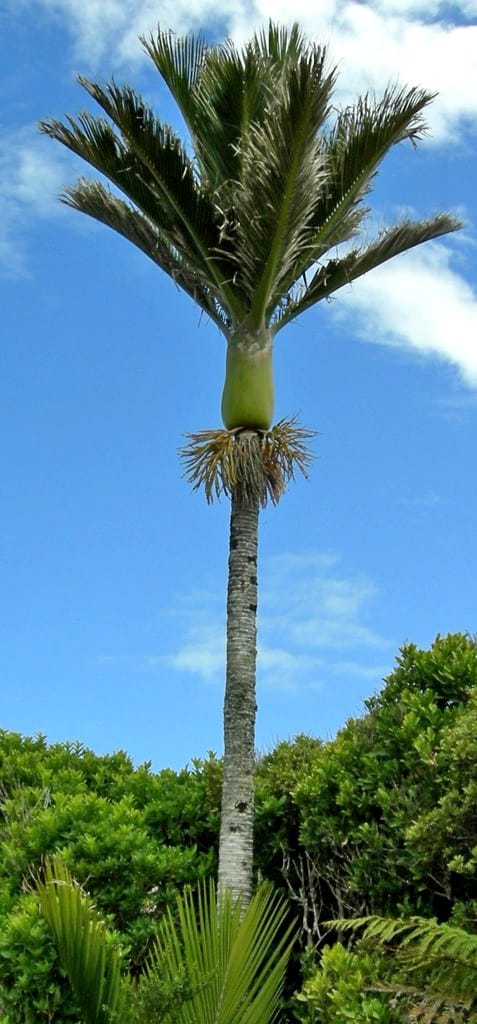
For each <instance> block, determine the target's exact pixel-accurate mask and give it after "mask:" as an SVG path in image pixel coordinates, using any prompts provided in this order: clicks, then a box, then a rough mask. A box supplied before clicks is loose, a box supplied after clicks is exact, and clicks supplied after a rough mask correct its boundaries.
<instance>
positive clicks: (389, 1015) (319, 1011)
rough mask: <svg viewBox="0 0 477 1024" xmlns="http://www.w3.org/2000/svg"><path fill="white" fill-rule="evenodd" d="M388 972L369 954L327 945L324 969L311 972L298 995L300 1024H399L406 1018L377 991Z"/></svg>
mask: <svg viewBox="0 0 477 1024" xmlns="http://www.w3.org/2000/svg"><path fill="white" fill-rule="evenodd" d="M384 975H385V971H384V970H383V964H382V962H380V960H379V959H378V957H376V956H372V955H371V954H370V953H369V952H365V951H358V952H350V951H349V950H347V949H345V948H344V946H342V945H341V943H340V942H337V943H335V945H334V946H325V947H324V949H323V952H322V957H321V962H320V966H319V967H318V968H315V970H313V971H311V970H309V972H308V977H307V978H306V980H305V982H304V985H303V988H302V990H301V991H300V992H299V993H298V994H297V996H296V1003H295V1012H296V1017H297V1019H298V1021H299V1022H300V1024H345V1022H349V1024H399V1022H401V1021H402V1022H403V1024H404V1020H405V1018H404V1017H402V1016H401V1014H400V1011H399V1010H398V1009H396V1008H395V1007H392V1006H390V1004H389V999H387V998H386V997H385V996H384V995H383V994H381V993H379V992H378V991H377V987H378V986H379V985H380V984H381V983H382V979H383V976H384Z"/></svg>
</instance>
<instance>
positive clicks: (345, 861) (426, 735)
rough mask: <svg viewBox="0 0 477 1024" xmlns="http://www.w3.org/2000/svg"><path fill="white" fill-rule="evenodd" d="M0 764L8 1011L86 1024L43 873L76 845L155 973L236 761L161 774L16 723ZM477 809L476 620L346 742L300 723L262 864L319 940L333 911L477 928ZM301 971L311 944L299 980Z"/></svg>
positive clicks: (270, 788) (73, 854)
mask: <svg viewBox="0 0 477 1024" xmlns="http://www.w3.org/2000/svg"><path fill="white" fill-rule="evenodd" d="M0 773H1V777H2V795H1V799H0V843H1V854H2V855H1V856H0V1006H1V1005H3V1007H4V1014H5V1015H6V1017H7V1019H8V1024H33V1022H34V1024H42V1022H45V1024H46V1022H47V1024H77V1015H76V1012H75V1009H74V1003H73V1002H72V1001H71V997H70V995H69V990H67V989H66V988H65V986H66V982H65V978H64V973H63V972H62V970H61V968H60V966H59V963H58V958H57V954H56V951H55V949H54V948H53V946H52V943H51V940H50V938H49V935H48V933H47V931H46V929H45V926H44V922H42V921H41V919H39V917H38V913H37V910H36V908H35V905H34V903H33V902H32V898H31V896H30V895H28V893H25V892H24V886H25V882H26V883H28V882H29V880H31V876H32V873H34V874H37V873H38V871H39V870H40V869H41V865H42V862H43V859H44V857H45V855H46V854H52V853H55V852H58V851H61V853H62V856H63V858H64V861H65V862H66V864H67V865H68V868H69V870H70V872H71V873H72V874H73V875H74V876H75V877H77V878H78V880H79V882H80V883H81V884H82V885H85V886H86V887H87V889H88V892H89V893H90V894H91V898H92V899H93V900H94V903H95V906H96V907H97V909H98V911H99V912H100V914H101V916H102V919H103V920H105V921H106V923H107V924H108V930H110V931H112V932H115V933H116V934H117V941H118V943H119V945H120V947H121V950H122V956H123V960H124V962H126V961H127V963H128V965H129V967H130V969H131V971H132V973H133V974H134V975H135V976H138V975H139V974H141V972H142V971H143V969H144V964H145V963H146V961H147V957H148V954H149V950H150V948H151V943H152V941H153V936H154V934H155V932H156V929H157V924H158V921H159V920H160V919H161V918H162V916H163V914H164V912H165V911H166V910H167V908H175V906H176V896H177V893H178V892H179V891H180V890H181V889H182V888H183V887H184V886H185V885H188V884H191V885H193V886H194V885H196V883H197V881H200V880H202V879H206V878H207V877H208V876H210V875H211V874H212V873H213V871H214V869H215V865H216V852H215V851H216V842H217V834H218V823H219V807H220V787H221V764H220V762H218V761H217V760H216V759H215V758H214V757H213V756H212V755H211V756H210V757H209V758H208V759H207V760H206V761H196V762H192V765H191V767H190V768H188V769H184V770H183V771H180V772H177V773H176V772H173V771H170V770H166V771H162V772H160V773H158V774H157V775H155V774H153V773H152V772H151V771H150V767H149V766H148V765H142V766H140V767H139V768H135V767H134V766H133V764H132V762H131V761H130V759H129V758H128V757H127V756H126V755H125V754H122V753H117V754H113V755H108V756H106V757H98V756H96V755H95V754H93V753H92V752H91V751H88V750H85V749H84V748H82V747H81V745H80V744H54V745H52V746H48V744H47V743H46V741H45V739H44V738H43V737H37V738H35V739H27V738H22V737H19V736H17V735H15V734H12V733H6V732H3V733H2V732H0ZM476 807H477V648H476V645H475V643H474V642H473V641H472V639H470V638H469V637H466V636H464V635H462V634H455V635H451V636H449V637H444V638H441V637H438V638H437V640H436V641H435V643H434V644H433V645H432V647H431V648H430V650H428V651H419V650H417V649H416V648H415V647H414V646H413V645H406V646H405V647H403V649H402V651H401V652H400V655H399V658H398V659H397V664H396V668H395V670H394V671H393V672H392V673H391V674H390V675H389V676H388V678H387V679H386V680H385V682H384V686H383V689H382V690H381V692H380V693H379V694H377V695H376V696H374V697H372V698H371V699H370V700H369V701H367V702H366V709H365V714H364V715H363V716H362V717H361V718H359V719H355V720H351V721H349V722H348V723H347V724H346V725H345V727H344V728H343V729H342V730H340V732H339V733H338V735H337V736H336V737H335V739H333V740H331V741H329V742H326V743H325V742H322V741H320V740H317V739H313V738H312V737H308V736H299V737H297V738H296V740H294V741H293V742H283V743H280V744H278V746H277V747H276V748H275V749H274V750H272V751H271V752H270V753H267V754H266V755H264V756H262V757H261V758H260V759H259V761H258V765H257V773H256V812H255V830H256V868H257V872H259V873H260V875H261V876H262V877H265V878H268V879H271V880H273V882H274V884H275V885H276V886H281V887H282V889H283V890H284V891H285V893H286V895H287V897H288V898H289V899H290V901H291V902H292V904H293V906H294V908H295V910H298V913H299V917H300V922H301V926H302V939H303V940H305V941H307V942H309V943H312V944H313V945H317V946H318V947H320V946H323V945H324V943H325V942H328V943H329V942H330V940H331V939H333V938H334V937H336V936H334V935H333V933H330V930H329V927H328V926H327V925H326V922H327V921H329V919H330V918H336V917H350V916H357V917H363V916H364V915H369V914H373V915H378V916H386V917H387V916H391V917H398V916H399V917H400V918H403V919H406V918H408V917H412V916H416V915H418V916H420V917H428V918H437V920H439V921H442V922H447V924H448V926H449V927H455V928H460V929H462V931H463V932H465V933H468V934H471V933H473V932H476V931H477V928H476V920H477V872H476V860H477V812H476ZM337 937H338V938H341V935H340V934H339V933H338V936H337ZM336 956H338V954H336ZM326 962H327V961H325V963H326ZM355 966H356V964H355ZM299 968H300V965H299V962H298V952H297V951H296V952H294V954H293V957H292V963H291V967H290V968H289V974H288V982H287V993H288V994H289V993H290V992H292V991H293V990H294V989H298V988H299V987H300V984H301V980H300V973H299ZM330 969H331V968H330ZM403 984H404V985H405V984H407V982H405V981H404V980H403ZM167 985H168V986H169V990H170V991H169V996H168V995H167V986H166V989H164V987H161V986H162V981H161V980H160V979H158V978H157V976H154V977H151V978H150V980H149V988H148V990H147V992H146V988H144V989H143V990H142V998H143V999H144V1001H145V1003H144V1005H146V1001H147V1000H149V1005H150V1007H152V1006H153V1005H154V1001H155V1003H156V1004H157V1003H158V1002H159V1003H160V1004H161V1005H162V1004H164V1003H167V999H169V1001H170V999H172V998H173V1000H175V1001H178V999H179V995H180V993H181V992H182V993H183V991H185V989H186V988H187V979H186V978H184V977H182V976H180V975H178V976H177V977H176V978H175V980H174V979H172V980H171V979H169V982H168V983H167ZM181 986H182V987H181ZM184 986H185V988H184ZM171 993H172V995H171ZM178 993H179V994H178ZM369 995H370V994H369V993H368V996H369ZM371 995H372V997H373V998H375V997H377V995H379V993H378V994H376V992H373V993H372V994H371ZM370 998H371V996H370ZM379 998H381V996H379ZM145 1012H146V1011H145ZM423 1012H424V1011H423ZM426 1012H427V1010H426ZM456 1012H457V1011H456ZM459 1012H460V1011H459ZM151 1015H152V1009H151V1013H150V1016H151ZM0 1016H1V1013H0ZM146 1019H147V1016H146ZM416 1019H417V1018H416ZM424 1020H425V1018H424ZM406 1024H407V1022H406Z"/></svg>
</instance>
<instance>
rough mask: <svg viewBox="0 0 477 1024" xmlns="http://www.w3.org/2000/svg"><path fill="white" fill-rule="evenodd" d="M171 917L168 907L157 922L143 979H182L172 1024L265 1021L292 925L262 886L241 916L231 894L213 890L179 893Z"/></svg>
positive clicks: (275, 1002)
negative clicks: (219, 895)
mask: <svg viewBox="0 0 477 1024" xmlns="http://www.w3.org/2000/svg"><path fill="white" fill-rule="evenodd" d="M177 907H178V920H177V919H176V917H175V915H174V914H173V913H172V911H171V910H169V912H168V913H166V915H165V917H164V918H163V919H162V920H161V922H160V924H159V929H158V934H157V940H156V943H155V946H154V949H153V951H152V955H151V961H150V966H149V978H150V979H154V977H156V978H158V981H159V985H161V984H162V985H165V986H166V988H167V986H168V984H173V983H174V979H175V978H178V977H182V978H185V979H186V990H187V993H188V995H187V997H186V998H185V999H184V1001H183V1002H182V1003H180V1004H179V1005H178V1007H177V1009H176V1012H175V1013H174V1020H175V1021H176V1022H178V1024H241V1022H244V1024H269V1022H271V1021H273V1019H274V1018H275V1016H276V1014H277V1011H278V1008H279V1002H280V994H281V989H282V985H283V978H284V972H285V966H286V963H287V959H288V956H289V953H290V950H291V946H292V942H293V931H294V925H293V924H291V925H290V924H287V923H286V916H287V910H286V906H285V904H284V901H283V900H281V899H280V898H279V897H277V896H275V895H274V894H273V891H272V889H271V887H269V886H267V885H264V886H262V887H261V888H260V889H259V890H258V892H257V893H256V894H255V896H254V897H253V898H252V901H251V903H250V905H249V906H248V907H247V909H246V911H245V912H243V908H242V906H241V902H240V901H234V900H233V899H232V897H231V895H230V893H228V894H225V895H224V896H223V897H222V898H221V899H220V900H219V902H218V903H217V900H216V894H215V888H214V886H213V884H212V883H211V884H210V886H209V888H208V889H206V888H205V887H203V888H201V889H199V891H198V893H197V896H196V897H194V896H193V894H192V893H190V892H189V893H185V894H184V895H183V896H182V897H180V899H179V900H178V904H177Z"/></svg>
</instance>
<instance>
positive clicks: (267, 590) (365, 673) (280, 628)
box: [138, 551, 392, 691]
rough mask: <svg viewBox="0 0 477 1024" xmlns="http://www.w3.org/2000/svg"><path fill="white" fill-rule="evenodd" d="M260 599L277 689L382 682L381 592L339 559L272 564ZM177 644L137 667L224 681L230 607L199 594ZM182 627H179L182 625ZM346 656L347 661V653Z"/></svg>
mask: <svg viewBox="0 0 477 1024" xmlns="http://www.w3.org/2000/svg"><path fill="white" fill-rule="evenodd" d="M261 575H262V581H263V582H262V586H261V591H260V599H259V616H258V618H259V642H258V678H259V682H260V684H261V685H263V686H265V687H267V688H271V689H275V690H277V689H278V690H283V689H285V690H293V691H296V690H299V689H301V688H303V687H307V688H313V687H321V686H322V685H324V684H326V682H328V681H329V680H330V678H331V677H333V676H336V674H345V675H348V676H357V677H360V678H369V679H371V678H372V679H374V680H375V681H377V680H379V678H380V674H382V671H381V670H382V665H381V661H382V658H383V654H384V652H388V651H390V650H391V649H392V642H388V640H387V639H386V638H385V637H382V636H381V635H380V634H379V633H378V632H376V630H374V629H373V628H372V627H371V626H370V625H369V624H368V623H367V621H366V619H367V618H368V615H369V609H370V606H371V605H372V602H373V600H374V598H375V597H376V587H375V586H374V584H373V583H372V581H370V580H369V579H367V578H365V577H350V576H348V575H346V574H345V573H344V572H343V571H342V569H341V567H340V564H339V559H338V558H337V557H336V556H334V555H330V554H320V553H317V552H313V551H311V552H307V553H305V554H303V555H294V554H288V555H282V556H279V557H276V558H271V559H269V560H268V561H267V562H266V563H265V564H264V565H263V567H262V574H261ZM174 618H175V619H176V623H175V626H176V628H175V629H174V630H173V632H174V635H175V637H176V643H175V645H173V646H172V648H171V650H170V651H169V653H161V654H160V655H157V656H156V657H154V656H153V657H152V658H151V657H149V658H148V659H147V664H146V661H145V659H142V660H141V662H140V664H139V663H138V667H142V668H143V669H144V668H146V667H147V668H155V669H157V668H159V667H165V666H167V667H168V668H169V669H172V670H173V671H176V672H179V673H180V672H186V673H189V674H193V675H195V676H197V677H198V678H200V679H202V681H203V682H206V683H215V682H220V683H221V682H222V681H223V677H224V664H225V620H224V612H223V606H222V605H221V604H220V605H219V603H218V601H217V598H216V597H215V596H214V595H213V594H212V593H209V592H207V593H205V592H197V593H195V594H193V595H191V596H190V597H189V599H188V600H187V601H184V600H181V601H180V604H179V605H178V606H177V608H176V615H175V616H174ZM179 623H180V625H179ZM345 651H346V652H347V657H346V658H345V659H343V653H344V652H345Z"/></svg>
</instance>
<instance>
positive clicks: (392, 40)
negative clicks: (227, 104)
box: [10, 0, 477, 140]
mask: <svg viewBox="0 0 477 1024" xmlns="http://www.w3.org/2000/svg"><path fill="white" fill-rule="evenodd" d="M10 2H11V3H13V0H10ZM15 2H16V4H17V6H18V2H19V0H15ZM20 3H22V6H23V8H24V9H25V10H27V9H28V8H31V7H33V6H39V7H41V8H42V9H43V10H44V11H45V12H47V13H49V14H50V15H52V16H54V17H56V18H60V19H61V20H62V22H63V23H64V24H65V25H66V27H67V29H68V30H69V35H70V38H71V44H72V49H73V52H74V58H75V61H78V60H81V61H82V62H83V67H84V68H85V69H87V68H91V67H93V68H98V65H99V64H101V63H102V64H103V65H106V64H107V68H106V67H104V66H102V67H101V72H102V73H106V72H107V69H109V70H110V71H111V72H113V71H116V72H117V71H118V68H119V67H120V66H121V65H122V64H130V63H134V62H137V61H139V60H141V59H142V50H141V47H140V45H139V43H138V39H137V37H138V35H139V34H140V33H145V34H146V35H147V34H148V32H150V31H151V30H154V29H155V28H156V26H157V22H158V20H160V22H161V25H162V26H164V27H171V28H172V29H173V30H174V31H176V32H178V33H184V32H187V31H189V30H191V29H192V30H197V29H199V28H209V29H211V30H212V31H214V30H215V31H216V32H220V33H223V32H229V33H230V34H231V35H232V36H233V37H234V38H235V39H236V40H237V42H239V43H241V42H242V41H243V40H244V39H246V38H247V37H248V36H249V35H250V33H251V32H252V31H253V29H254V28H256V27H258V25H260V24H263V22H266V21H267V20H268V19H269V18H273V19H275V20H278V21H283V22H288V23H289V22H290V21H292V20H297V21H299V22H300V24H301V25H302V27H303V29H304V30H305V32H306V33H307V34H309V35H311V36H314V37H315V38H319V39H320V40H321V41H323V42H325V43H327V44H330V49H331V52H332V59H333V60H334V61H336V62H338V63H339V65H340V68H341V78H340V90H341V96H342V97H343V98H347V99H349V98H353V97H354V96H356V94H357V93H359V92H361V91H362V90H363V89H366V88H367V87H368V86H369V85H373V86H375V87H376V88H377V89H378V90H381V89H382V88H383V87H384V86H385V85H386V83H387V82H388V81H389V80H390V79H396V78H399V79H400V80H401V81H402V82H405V83H408V84H412V85H425V86H426V87H428V88H430V89H437V90H439V91H440V92H441V96H440V98H439V100H438V102H437V103H436V104H435V105H434V106H433V108H432V111H431V112H430V117H431V121H432V129H433V133H434V135H435V136H436V137H438V138H440V139H442V140H443V139H445V138H446V137H448V136H452V135H454V134H455V130H456V125H457V123H458V122H459V120H460V119H461V118H473V119H474V120H475V118H476V116H477V25H475V24H472V23H470V24H469V23H465V19H466V18H468V19H471V18H472V17H473V15H475V12H476V9H477V6H476V0H460V2H458V3H456V4H455V5H454V11H455V12H456V16H455V18H454V20H452V16H451V13H450V8H449V7H448V6H447V5H444V4H442V3H441V2H439V0H370V2H368V3H364V2H360V0H322V2H321V3H320V4H316V0H295V3H294V4H293V5H290V3H289V2H288V0H228V2H227V4H226V5H225V4H224V5H223V7H222V9H220V7H218V6H217V3H216V2H215V0H194V3H190V0H163V2H162V3H161V5H160V7H159V8H158V5H157V0H83V2H82V3H81V4H78V3H77V2H76V0H20ZM463 19H464V20H463Z"/></svg>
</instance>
